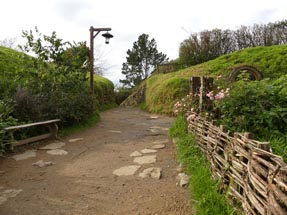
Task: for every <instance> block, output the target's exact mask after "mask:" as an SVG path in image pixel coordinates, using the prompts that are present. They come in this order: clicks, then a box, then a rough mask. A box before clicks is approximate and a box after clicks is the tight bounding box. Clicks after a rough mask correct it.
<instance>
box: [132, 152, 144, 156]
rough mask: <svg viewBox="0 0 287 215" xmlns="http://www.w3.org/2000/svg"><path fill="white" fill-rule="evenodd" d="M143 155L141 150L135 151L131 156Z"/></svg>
mask: <svg viewBox="0 0 287 215" xmlns="http://www.w3.org/2000/svg"><path fill="white" fill-rule="evenodd" d="M139 156H142V153H140V152H139V151H134V152H132V153H131V154H130V157H139Z"/></svg>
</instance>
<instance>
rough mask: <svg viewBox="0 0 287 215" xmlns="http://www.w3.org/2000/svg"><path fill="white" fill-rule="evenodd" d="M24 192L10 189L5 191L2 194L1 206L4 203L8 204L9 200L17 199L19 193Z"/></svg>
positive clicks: (0, 196) (0, 198) (0, 195)
mask: <svg viewBox="0 0 287 215" xmlns="http://www.w3.org/2000/svg"><path fill="white" fill-rule="evenodd" d="M22 191H23V190H22V189H19V190H15V189H10V190H5V191H3V192H1V193H0V205H2V204H3V203H4V202H6V201H7V200H8V199H9V198H13V197H16V196H17V195H18V194H19V193H21V192H22Z"/></svg>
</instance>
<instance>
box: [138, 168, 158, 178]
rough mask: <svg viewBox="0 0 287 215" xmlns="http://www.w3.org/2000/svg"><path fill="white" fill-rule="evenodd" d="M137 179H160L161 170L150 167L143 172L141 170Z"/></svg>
mask: <svg viewBox="0 0 287 215" xmlns="http://www.w3.org/2000/svg"><path fill="white" fill-rule="evenodd" d="M139 177H141V178H148V177H150V178H155V179H160V177H161V168H158V167H150V168H147V169H145V170H143V171H142V172H141V173H140V174H139Z"/></svg>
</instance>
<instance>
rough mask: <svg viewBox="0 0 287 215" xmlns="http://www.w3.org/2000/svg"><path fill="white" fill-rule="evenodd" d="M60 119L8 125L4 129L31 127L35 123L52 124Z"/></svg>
mask: <svg viewBox="0 0 287 215" xmlns="http://www.w3.org/2000/svg"><path fill="white" fill-rule="evenodd" d="M60 121H61V120H60V119H53V120H48V121H43V122H34V123H29V124H25V125H16V126H10V127H7V128H5V129H4V130H6V131H10V130H17V129H21V128H28V127H32V126H35V125H46V124H53V123H56V122H60Z"/></svg>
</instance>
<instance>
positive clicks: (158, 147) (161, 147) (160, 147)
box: [149, 144, 165, 149]
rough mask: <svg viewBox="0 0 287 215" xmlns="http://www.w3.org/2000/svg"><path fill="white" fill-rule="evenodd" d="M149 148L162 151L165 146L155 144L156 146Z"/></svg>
mask: <svg viewBox="0 0 287 215" xmlns="http://www.w3.org/2000/svg"><path fill="white" fill-rule="evenodd" d="M149 148H151V149H164V148H165V145H164V144H156V145H153V146H151V147H149Z"/></svg>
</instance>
